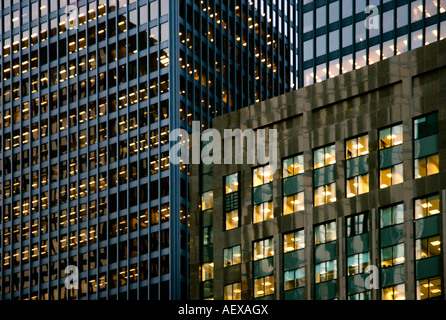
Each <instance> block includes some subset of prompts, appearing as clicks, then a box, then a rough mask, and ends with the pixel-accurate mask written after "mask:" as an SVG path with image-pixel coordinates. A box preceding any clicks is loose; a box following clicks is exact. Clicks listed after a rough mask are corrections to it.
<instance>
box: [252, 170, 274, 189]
mask: <svg viewBox="0 0 446 320" xmlns="http://www.w3.org/2000/svg"><path fill="white" fill-rule="evenodd" d="M271 181H273V170H272V166H271V165H266V166H263V167H259V168H256V169H254V171H253V186H254V187H257V186H260V185H262V184H266V183H269V182H271Z"/></svg>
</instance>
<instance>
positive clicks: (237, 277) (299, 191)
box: [190, 40, 446, 300]
mask: <svg viewBox="0 0 446 320" xmlns="http://www.w3.org/2000/svg"><path fill="white" fill-rule="evenodd" d="M445 49H446V40H442V41H439V42H435V43H433V44H430V45H428V46H424V47H421V48H417V49H414V50H410V51H409V52H406V53H403V54H401V55H399V56H395V57H392V58H390V59H388V60H385V61H380V62H377V63H376V64H374V65H371V66H366V67H364V68H361V69H359V70H354V71H352V72H350V73H347V74H343V75H339V76H338V77H335V78H333V79H328V80H326V81H324V82H322V83H317V84H314V85H311V86H307V87H305V88H302V89H299V90H297V91H293V92H291V93H287V94H284V95H281V96H279V97H276V98H273V99H270V100H268V101H264V102H261V103H257V104H254V105H252V106H249V107H247V108H245V109H242V110H238V111H235V112H233V113H231V114H227V115H224V116H221V117H218V118H216V119H214V129H217V130H218V131H220V132H221V137H222V141H223V140H224V139H227V138H225V137H224V134H223V130H225V129H226V128H228V127H231V128H242V130H244V129H243V128H246V129H247V128H249V129H253V130H254V131H258V130H260V129H265V130H266V131H267V133H266V135H267V136H268V134H269V133H268V132H271V130H273V129H275V130H277V132H278V134H277V146H276V148H274V149H272V147H270V148H269V149H268V148H267V152H270V154H271V152H274V151H275V152H276V153H277V157H276V158H277V163H278V165H277V170H274V166H273V163H274V162H269V163H266V164H262V163H260V161H258V160H256V162H255V163H253V164H250V163H248V160H247V154H246V153H247V152H249V151H250V150H255V149H252V148H251V147H252V144H253V143H252V141H251V142H250V139H246V142H245V143H244V145H243V146H244V150H245V151H244V156H245V158H244V161H243V163H239V164H235V162H234V160H233V161H232V163H231V162H230V163H229V164H219V165H213V166H211V165H207V166H204V165H201V166H199V165H196V166H194V167H193V169H192V171H191V172H192V174H191V178H190V180H191V193H192V197H191V219H190V220H191V239H190V241H191V248H190V250H191V252H190V257H191V276H190V277H191V278H190V283H191V298H192V299H204V298H215V299H227V300H240V299H291V300H295V299H298V300H300V299H302V300H303V299H316V300H318V299H341V300H346V299H352V300H359V299H361V300H362V299H374V300H375V299H383V300H397V299H417V300H424V299H443V298H444V280H443V274H444V262H445V261H444V254H442V252H444V242H443V238H444V232H445V231H444V227H443V226H444V221H445V215H444V212H443V211H444V202H445V201H446V191H445V187H446V185H445V184H444V183H443V182H442V181H443V180H444V176H445V167H444V160H443V159H442V154H443V152H442V148H443V147H442V143H441V141H442V137H444V136H445V135H446V132H445V131H444V129H443V128H442V125H441V124H442V123H443V121H444V120H445V116H446V114H445V108H444V106H445V103H444V101H443V100H442V97H443V96H444V94H445V90H446V89H445V86H444V83H445V80H446V72H445V70H446V69H445V68H444V67H445V63H446V60H445V59H444V58H445V57H446V50H445ZM245 135H246V136H248V137H249V136H250V132H249V131H246V130H245ZM269 137H270V138H269V139H271V134H269ZM250 143H251V144H250ZM254 148H255V147H254ZM224 152H225V151H224V150H223V151H222V153H223V154H224ZM210 167H212V169H210ZM209 229H212V230H213V238H214V239H218V240H215V241H213V242H212V241H209V237H207V235H208V234H209V233H208V230H209Z"/></svg>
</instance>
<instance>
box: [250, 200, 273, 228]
mask: <svg viewBox="0 0 446 320" xmlns="http://www.w3.org/2000/svg"><path fill="white" fill-rule="evenodd" d="M273 218H274V212H273V202H272V201H268V202H262V203H260V204H256V205H254V214H253V223H257V222H262V221H265V220H269V219H273Z"/></svg>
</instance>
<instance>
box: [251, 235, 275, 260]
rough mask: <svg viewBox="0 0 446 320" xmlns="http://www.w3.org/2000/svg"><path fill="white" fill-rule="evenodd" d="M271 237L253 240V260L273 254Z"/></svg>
mask: <svg viewBox="0 0 446 320" xmlns="http://www.w3.org/2000/svg"><path fill="white" fill-rule="evenodd" d="M273 246H274V241H273V238H268V239H264V240H259V241H255V242H254V243H253V260H254V261H257V260H261V259H265V258H268V257H272V256H274V248H273Z"/></svg>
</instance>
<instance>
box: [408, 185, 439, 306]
mask: <svg viewBox="0 0 446 320" xmlns="http://www.w3.org/2000/svg"><path fill="white" fill-rule="evenodd" d="M414 215H415V220H414V228H415V233H414V234H415V277H416V290H417V291H416V294H417V295H416V299H417V300H426V299H440V298H441V297H442V291H441V288H442V280H441V274H442V262H441V260H442V258H441V244H442V243H441V242H442V241H441V236H440V225H441V222H440V218H441V217H440V198H439V195H438V194H436V195H432V196H429V197H424V198H420V199H416V200H415V214H414Z"/></svg>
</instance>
